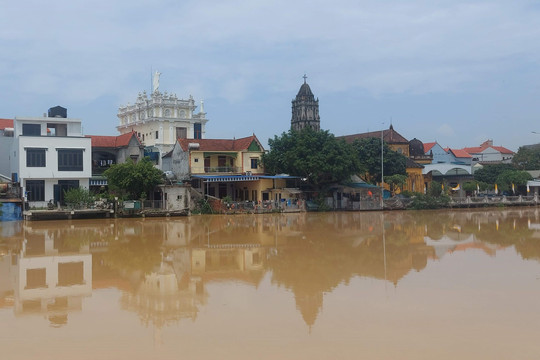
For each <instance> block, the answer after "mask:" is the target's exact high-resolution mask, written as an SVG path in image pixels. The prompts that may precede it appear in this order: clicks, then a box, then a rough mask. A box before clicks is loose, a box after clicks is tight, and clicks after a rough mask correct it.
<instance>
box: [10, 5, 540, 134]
mask: <svg viewBox="0 0 540 360" xmlns="http://www.w3.org/2000/svg"><path fill="white" fill-rule="evenodd" d="M28 9H32V11H29V10H28ZM539 11H540V9H539V7H538V6H537V5H535V3H534V2H529V1H520V2H513V1H512V2H510V1H503V0H493V1H489V2H486V1H464V0H457V1H451V2H433V1H427V0H413V1H407V2H403V1H398V0H393V1H384V2H381V1H353V0H336V1H334V2H333V3H332V5H331V6H329V5H328V2H323V1H320V0H313V1H309V2H308V1H293V2H290V1H285V0H276V1H268V2H261V1H242V0H230V1H223V0H221V1H218V0H209V1H194V0H188V1H172V0H158V1H150V0H133V1H129V2H128V1H125V0H119V1H108V0H107V1H106V0H96V1H93V2H91V3H88V2H78V1H67V0H65V1H60V0H53V1H48V2H43V1H37V0H34V1H25V2H8V3H5V4H3V5H2V12H1V13H0V21H2V27H3V31H2V32H1V33H0V46H1V47H2V50H3V51H2V52H1V53H0V92H1V93H2V94H3V95H4V98H3V103H4V104H7V105H5V107H4V111H6V112H7V114H4V115H3V116H6V115H7V116H9V115H10V114H13V113H21V111H20V109H22V108H24V109H25V111H24V113H27V112H29V113H27V114H32V113H36V114H40V113H42V112H43V109H41V107H42V101H53V100H54V99H65V101H67V102H69V103H72V104H75V105H79V104H82V103H87V104H88V103H93V102H94V101H97V99H101V98H104V97H108V98H110V99H116V101H118V105H120V104H123V103H126V102H127V101H133V100H134V99H135V97H136V94H137V93H138V92H139V91H142V90H144V89H146V90H149V80H148V79H149V74H150V69H151V68H153V69H154V70H155V69H158V70H159V71H160V72H162V73H163V76H162V83H163V84H164V86H165V85H167V86H166V87H164V89H167V90H168V91H169V92H173V93H177V94H178V96H179V97H182V98H186V97H188V96H189V94H193V95H194V97H195V98H196V99H200V98H204V99H205V100H209V101H210V102H211V101H212V99H216V100H217V99H224V100H226V101H225V102H223V103H222V104H224V106H225V105H226V104H227V103H230V104H233V103H234V104H238V103H241V102H246V103H256V102H258V101H261V100H262V99H264V98H265V97H269V96H282V97H283V98H284V99H285V102H284V104H283V106H285V107H287V108H289V107H290V103H289V102H290V99H291V98H292V97H293V96H294V95H295V91H297V88H298V86H299V84H300V83H301V81H302V79H301V76H302V75H303V74H304V72H306V73H307V74H308V76H309V78H308V81H309V82H310V84H313V90H314V92H315V93H316V95H317V96H319V97H320V99H321V104H324V99H325V98H327V99H328V98H330V97H331V96H332V95H334V94H336V93H354V94H356V96H357V97H358V96H369V97H371V98H372V99H377V100H378V101H386V100H388V99H389V98H394V97H396V96H398V97H399V96H405V97H409V96H428V95H430V94H443V95H448V94H450V95H452V94H468V95H469V98H474V99H478V100H476V101H477V103H483V104H485V105H486V108H485V109H484V110H483V111H485V112H486V117H487V116H488V115H489V114H487V113H489V111H491V110H490V106H489V103H490V102H494V103H497V104H501V105H500V106H503V105H504V104H506V101H507V100H511V99H512V98H517V97H519V96H520V94H519V92H521V94H523V93H525V92H527V93H530V94H538V95H540V94H539V92H540V91H539V89H538V88H537V86H536V85H535V84H538V83H540V67H539V66H538V63H539V62H540V27H538V26H537V22H538V18H539ZM22 18H24V21H21V19H22ZM524 68H526V69H527V72H526V76H523V75H520V74H523V69H524ZM516 79H523V82H522V81H521V80H520V81H517V80H516ZM525 81H526V83H524V82H525ZM509 82H512V84H513V88H512V89H509V87H508V83H509ZM525 85H526V86H525ZM533 97H534V96H533ZM536 98H537V96H536ZM364 100H365V99H364ZM111 101H112V100H111ZM206 103H207V104H208V105H209V106H210V108H211V105H210V103H208V102H206ZM66 105H69V104H66ZM459 105H460V104H456V106H459ZM527 105H528V104H525V106H527ZM325 106H327V107H334V108H335V109H336V112H335V116H336V118H337V119H349V118H351V117H353V116H357V115H359V114H362V109H357V108H350V109H343V108H341V109H338V107H339V104H328V103H326V104H325ZM34 107H35V108H34ZM38 107H39V108H40V109H39V110H38ZM528 107H529V108H530V112H531V114H532V113H533V112H534V111H536V108H535V107H533V106H531V105H529V106H528ZM473 110H474V109H473ZM103 111H104V112H105V111H107V112H111V111H112V112H114V111H116V109H114V108H111V107H107V108H106V109H105V108H104V109H103ZM416 112H417V114H415V115H416V117H418V118H420V117H426V118H434V117H436V115H437V114H435V113H434V112H433V109H432V112H431V113H428V110H427V108H421V107H418V108H417V109H416ZM424 112H425V113H424ZM111 115H112V116H113V117H114V116H115V114H107V116H108V117H110V116H111ZM211 115H212V114H209V117H211ZM256 115H258V114H242V115H239V116H240V117H241V116H245V117H246V118H252V117H253V116H256ZM363 115H364V116H366V117H369V116H371V117H379V118H380V117H381V116H383V117H384V116H386V115H387V114H383V115H381V114H378V113H373V114H363ZM393 115H394V116H396V117H398V116H399V114H396V113H395V112H394V113H393ZM451 115H452V114H449V116H451ZM83 116H84V114H82V115H81V117H83ZM268 116H271V114H269V115H268ZM104 117H105V116H104ZM531 117H532V116H531ZM471 119H472V116H471ZM445 121H450V120H445ZM464 121H467V120H464ZM469 123H471V121H469ZM452 124H454V123H453V122H452ZM209 126H210V123H209ZM343 127H346V126H343ZM344 131H345V130H344Z"/></svg>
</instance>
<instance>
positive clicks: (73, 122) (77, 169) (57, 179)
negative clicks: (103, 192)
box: [10, 106, 92, 207]
mask: <svg viewBox="0 0 540 360" xmlns="http://www.w3.org/2000/svg"><path fill="white" fill-rule="evenodd" d="M65 116H67V112H66V109H65V108H62V107H60V106H57V107H55V108H51V109H49V116H47V117H24V118H21V117H16V118H15V119H14V138H13V146H12V149H11V152H10V162H11V171H12V173H13V177H14V180H15V182H18V183H19V184H20V186H21V188H22V194H24V197H25V200H26V201H28V203H29V205H30V206H33V207H45V206H47V203H48V202H49V201H52V202H53V203H54V204H56V203H57V202H60V203H63V199H64V192H65V191H67V190H69V189H70V188H74V187H83V188H86V189H88V187H89V180H90V177H91V175H92V148H91V139H90V138H87V137H84V136H83V134H82V124H81V120H79V119H69V118H67V117H65Z"/></svg>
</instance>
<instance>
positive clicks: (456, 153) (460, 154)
mask: <svg viewBox="0 0 540 360" xmlns="http://www.w3.org/2000/svg"><path fill="white" fill-rule="evenodd" d="M448 150H449V151H451V152H452V154H454V156H455V157H457V158H472V156H471V154H469V153H468V152H466V151H465V150H463V149H448Z"/></svg>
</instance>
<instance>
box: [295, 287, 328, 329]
mask: <svg viewBox="0 0 540 360" xmlns="http://www.w3.org/2000/svg"><path fill="white" fill-rule="evenodd" d="M295 298H296V308H297V309H298V310H300V313H301V314H302V318H304V322H305V323H306V325H307V326H309V328H310V330H311V327H312V326H313V324H315V320H317V315H319V311H320V310H321V309H322V305H323V295H322V293H321V292H316V293H312V294H309V293H303V294H295Z"/></svg>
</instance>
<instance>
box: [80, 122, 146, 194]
mask: <svg viewBox="0 0 540 360" xmlns="http://www.w3.org/2000/svg"><path fill="white" fill-rule="evenodd" d="M87 137H89V138H90V139H92V178H91V179H90V186H91V187H100V186H106V185H107V179H106V178H105V177H104V176H103V173H104V172H105V171H106V170H107V169H108V168H110V167H111V165H114V164H121V163H124V162H126V161H128V159H131V160H133V161H134V162H137V161H139V160H141V159H142V158H143V157H144V146H143V145H142V144H141V142H140V141H139V138H138V137H137V134H135V132H131V133H125V134H122V135H119V136H101V135H87Z"/></svg>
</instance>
